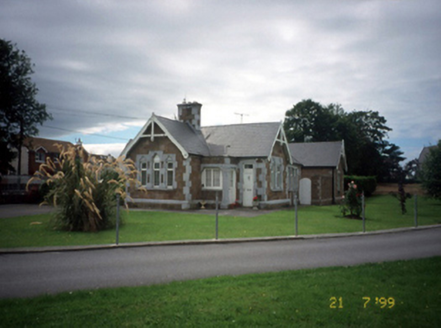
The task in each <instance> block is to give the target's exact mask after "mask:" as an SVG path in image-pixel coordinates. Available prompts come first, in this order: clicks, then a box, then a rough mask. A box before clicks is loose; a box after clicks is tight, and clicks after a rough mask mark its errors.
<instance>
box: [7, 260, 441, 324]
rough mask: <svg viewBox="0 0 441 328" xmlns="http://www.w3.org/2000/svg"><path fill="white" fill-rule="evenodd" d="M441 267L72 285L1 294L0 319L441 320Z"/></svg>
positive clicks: (383, 266)
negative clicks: (18, 295) (34, 293)
mask: <svg viewBox="0 0 441 328" xmlns="http://www.w3.org/2000/svg"><path fill="white" fill-rule="evenodd" d="M439 272H441V257H436V258H431V259H421V260H412V261H398V262H388V263H379V264H368V265H361V266H356V267H334V268H321V269H314V270H299V271H286V272H279V273H266V274H254V275H244V276H237V277H228V276H227V277H216V278H209V279H202V280H194V281H185V282H174V283H170V284H165V285H153V286H144V287H133V288H117V289H102V290H89V291H78V292H70V293H69V292H68V293H63V294H59V295H55V296H41V297H36V298H29V299H11V300H0V322H1V326H3V327H146V326H155V327H176V326H179V327H180V326H188V327H234V326H239V327H440V326H441V311H440V308H441V280H440V279H439ZM333 297H334V298H335V300H334V301H333V299H332V298H333ZM368 298H370V301H369V302H367V301H368ZM376 298H378V302H377V304H376ZM332 305H334V306H335V308H331V306H332ZM383 306H384V307H383ZM382 307H383V308H382Z"/></svg>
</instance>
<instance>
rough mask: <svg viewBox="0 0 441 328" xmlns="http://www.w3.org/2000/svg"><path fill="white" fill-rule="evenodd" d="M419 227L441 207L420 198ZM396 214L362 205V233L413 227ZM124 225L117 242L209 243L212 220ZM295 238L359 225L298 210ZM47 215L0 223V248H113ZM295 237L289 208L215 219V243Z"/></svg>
mask: <svg viewBox="0 0 441 328" xmlns="http://www.w3.org/2000/svg"><path fill="white" fill-rule="evenodd" d="M418 202H419V205H418V213H419V214H418V218H419V219H418V220H419V225H430V224H440V223H441V214H440V213H441V202H440V201H436V200H433V199H429V198H424V197H420V198H419V201H418ZM407 209H408V212H407V214H405V215H402V214H401V211H400V207H399V203H398V201H397V200H396V199H394V198H393V197H392V196H374V197H371V198H369V199H368V201H367V206H366V218H367V220H366V230H367V231H374V230H382V229H392V228H399V227H411V226H413V225H414V219H413V202H412V201H408V206H407ZM122 214H123V217H124V221H125V223H126V224H124V225H123V226H122V227H121V229H120V236H119V242H120V243H131V242H146V241H165V240H185V239H213V238H214V237H215V218H214V215H213V216H210V215H203V214H192V213H185V212H150V211H131V212H129V213H126V212H125V211H123V212H122ZM298 217H299V222H298V227H299V234H300V235H308V234H323V233H341V232H357V231H362V222H361V221H360V220H352V219H347V218H343V217H342V216H341V213H340V210H339V206H336V205H334V206H307V207H301V208H300V209H299V213H298ZM49 222H50V215H47V214H41V215H33V216H26V217H17V218H8V219H1V220H0V231H2V235H1V237H0V248H12V247H36V246H68V245H92V244H113V243H115V239H116V237H115V231H114V230H107V231H102V232H99V233H75V232H66V231H56V230H53V229H51V228H50V224H49ZM294 234H295V222H294V211H293V209H286V210H280V211H277V212H272V213H269V214H264V215H261V216H257V217H253V218H245V217H234V216H223V217H219V238H221V239H222V238H250V237H264V236H289V235H294Z"/></svg>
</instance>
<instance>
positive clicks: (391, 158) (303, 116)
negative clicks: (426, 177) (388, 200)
mask: <svg viewBox="0 0 441 328" xmlns="http://www.w3.org/2000/svg"><path fill="white" fill-rule="evenodd" d="M284 129H285V133H286V135H287V138H288V140H289V142H308V141H311V142H317V141H336V140H345V148H346V156H347V161H348V165H349V172H348V173H349V174H351V175H364V176H372V175H374V176H376V177H377V178H378V180H379V181H382V180H385V179H388V178H390V176H391V174H392V173H391V170H392V169H393V167H394V166H395V165H398V164H397V163H399V162H400V161H402V160H403V159H404V158H403V157H401V155H402V154H403V153H402V152H401V151H400V150H399V147H398V146H396V145H394V144H392V143H389V142H388V141H386V138H387V133H388V132H389V131H391V129H390V128H389V127H388V126H387V125H386V119H385V118H384V117H383V116H381V115H380V114H379V113H378V112H376V111H353V112H350V113H346V112H345V111H344V109H343V108H342V107H341V106H340V105H339V104H329V105H328V106H326V107H325V106H323V105H321V104H320V103H317V102H315V101H313V100H311V99H307V100H302V101H301V102H299V103H297V104H296V105H294V106H293V108H292V109H290V110H288V111H287V112H286V114H285V121H284Z"/></svg>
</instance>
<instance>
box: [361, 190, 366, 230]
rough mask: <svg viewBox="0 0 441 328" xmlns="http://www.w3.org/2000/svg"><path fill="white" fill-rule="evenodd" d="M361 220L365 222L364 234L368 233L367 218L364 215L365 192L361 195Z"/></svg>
mask: <svg viewBox="0 0 441 328" xmlns="http://www.w3.org/2000/svg"><path fill="white" fill-rule="evenodd" d="M361 218H362V220H363V232H366V218H365V213H364V191H363V192H362V194H361Z"/></svg>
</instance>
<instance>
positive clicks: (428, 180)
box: [421, 140, 441, 199]
mask: <svg viewBox="0 0 441 328" xmlns="http://www.w3.org/2000/svg"><path fill="white" fill-rule="evenodd" d="M421 180H422V184H423V188H424V189H425V190H426V192H427V193H428V194H429V195H430V196H432V197H434V198H437V199H441V140H439V141H438V145H437V146H436V147H431V148H430V150H429V154H428V155H427V157H426V158H425V160H424V162H423V163H422V171H421Z"/></svg>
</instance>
